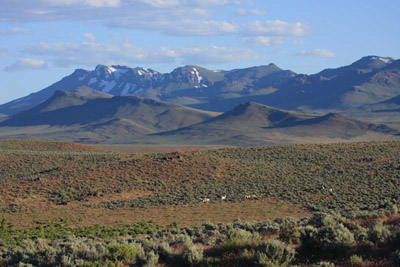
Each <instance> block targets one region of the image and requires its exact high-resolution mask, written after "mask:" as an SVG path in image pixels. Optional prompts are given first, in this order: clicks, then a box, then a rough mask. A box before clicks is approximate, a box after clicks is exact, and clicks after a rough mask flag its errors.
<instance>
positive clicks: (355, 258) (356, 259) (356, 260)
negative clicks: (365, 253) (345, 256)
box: [350, 255, 364, 265]
mask: <svg viewBox="0 0 400 267" xmlns="http://www.w3.org/2000/svg"><path fill="white" fill-rule="evenodd" d="M363 261H364V260H363V258H362V257H361V256H358V255H353V256H351V257H350V263H351V264H352V265H360V264H362V263H363Z"/></svg>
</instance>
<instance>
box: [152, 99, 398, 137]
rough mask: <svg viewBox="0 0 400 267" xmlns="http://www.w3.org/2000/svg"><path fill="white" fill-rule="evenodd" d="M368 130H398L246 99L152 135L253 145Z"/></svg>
mask: <svg viewBox="0 0 400 267" xmlns="http://www.w3.org/2000/svg"><path fill="white" fill-rule="evenodd" d="M370 133H373V134H377V135H382V136H381V137H384V136H386V138H390V136H391V137H392V138H396V137H395V136H394V134H396V133H398V131H397V130H395V129H392V128H390V127H388V126H386V125H378V124H372V123H369V122H365V121H360V120H356V119H352V118H350V117H347V116H344V115H339V114H334V113H330V114H327V115H323V116H316V115H310V114H304V113H297V112H293V111H287V110H281V109H277V108H272V107H269V106H265V105H262V104H259V103H254V102H248V103H245V104H240V105H239V106H237V107H236V108H234V109H233V110H231V111H228V112H226V113H224V114H222V115H220V116H217V117H215V118H212V119H209V120H207V121H204V122H200V123H198V124H195V125H191V126H188V127H184V128H182V129H176V130H173V131H169V132H163V133H158V134H154V135H152V136H155V137H162V138H166V139H167V140H173V139H176V140H178V139H179V140H194V142H199V143H205V142H207V143H221V144H245V145H249V144H253V145H255V144H274V143H298V142H307V141H311V140H314V142H317V141H319V142H326V141H329V140H330V139H331V140H338V139H342V140H346V139H353V138H358V137H367V136H368V134H370ZM375 137H377V136H375ZM310 138H311V139H310Z"/></svg>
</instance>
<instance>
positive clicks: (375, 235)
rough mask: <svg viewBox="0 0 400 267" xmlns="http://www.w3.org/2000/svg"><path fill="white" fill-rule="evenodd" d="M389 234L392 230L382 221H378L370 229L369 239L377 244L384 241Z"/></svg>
mask: <svg viewBox="0 0 400 267" xmlns="http://www.w3.org/2000/svg"><path fill="white" fill-rule="evenodd" d="M389 236H390V231H389V230H388V229H387V228H386V226H384V225H383V224H382V222H376V223H375V224H374V225H372V227H371V228H370V229H369V231H368V239H369V240H371V241H372V242H374V243H377V244H382V243H384V242H385V241H386V240H387V238H388V237H389Z"/></svg>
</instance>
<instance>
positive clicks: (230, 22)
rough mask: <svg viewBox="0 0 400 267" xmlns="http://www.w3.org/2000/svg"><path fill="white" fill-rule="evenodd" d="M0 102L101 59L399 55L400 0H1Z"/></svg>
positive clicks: (145, 63) (322, 63)
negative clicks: (399, 13)
mask: <svg viewBox="0 0 400 267" xmlns="http://www.w3.org/2000/svg"><path fill="white" fill-rule="evenodd" d="M0 3H1V9H0V79H1V81H2V83H1V87H0V89H1V94H0V103H5V102H8V101H10V100H13V99H15V98H18V97H22V96H25V95H27V94H29V93H32V92H35V91H38V90H40V89H43V88H44V87H47V86H48V85H50V84H52V83H54V82H56V81H58V80H59V79H61V78H62V77H64V76H66V75H69V74H70V73H72V72H73V70H74V69H76V68H84V69H89V70H90V69H93V68H94V67H95V66H96V65H97V64H105V65H111V64H120V65H128V66H131V67H136V66H142V67H148V68H152V69H155V70H157V71H160V72H170V71H171V70H173V69H174V68H176V67H178V66H182V65H187V64H192V65H200V66H203V67H206V68H209V69H227V70H228V69H234V68H244V67H249V66H256V65H266V64H269V63H271V62H272V63H275V64H276V65H278V66H279V67H281V68H283V69H291V70H293V71H295V72H297V73H307V74H311V73H316V72H318V71H320V70H322V69H324V68H332V67H339V66H343V65H348V64H350V63H351V62H353V61H355V60H357V59H359V58H361V57H363V56H367V55H379V56H390V57H393V58H396V59H398V58H400V50H399V47H400V30H399V29H400V20H399V18H398V11H399V10H400V1H398V0H346V1H344V0H335V1H325V0H303V1H300V0H271V1H257V0H231V1H229V0H35V1H32V0H0Z"/></svg>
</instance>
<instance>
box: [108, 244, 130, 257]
mask: <svg viewBox="0 0 400 267" xmlns="http://www.w3.org/2000/svg"><path fill="white" fill-rule="evenodd" d="M136 253H137V252H136V251H135V249H134V248H133V247H132V246H130V245H128V244H115V243H113V244H110V245H109V246H108V256H109V257H110V258H111V259H112V260H114V261H123V260H133V259H135V257H136Z"/></svg>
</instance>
